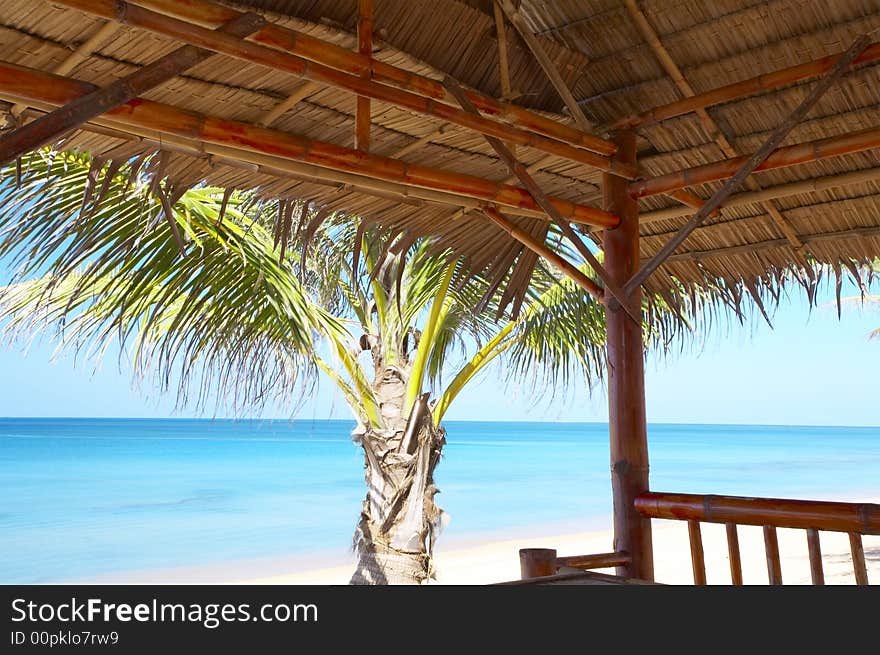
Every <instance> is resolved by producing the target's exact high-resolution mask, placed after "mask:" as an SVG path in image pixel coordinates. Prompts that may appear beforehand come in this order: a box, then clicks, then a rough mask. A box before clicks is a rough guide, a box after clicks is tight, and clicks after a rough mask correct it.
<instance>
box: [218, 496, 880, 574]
mask: <svg viewBox="0 0 880 655" xmlns="http://www.w3.org/2000/svg"><path fill="white" fill-rule="evenodd" d="M875 502H877V501H875ZM702 533H703V549H704V552H705V559H706V577H707V581H708V583H709V584H730V568H729V563H728V558H727V537H726V534H725V530H724V526H721V525H713V524H703V526H702ZM653 534H654V553H655V555H654V560H655V575H656V580H657V582H662V583H667V584H692V583H693V577H692V575H693V574H692V571H691V562H690V548H689V542H688V533H687V525H686V524H685V523H684V522H682V521H654V530H653ZM778 536H779V551H780V557H781V560H782V579H783V582H784V583H785V584H810V563H809V557H808V554H807V539H806V533H805V532H804V531H803V530H783V529H780V530H779V531H778ZM739 540H740V552H741V557H742V567H743V582H744V583H745V584H767V565H766V561H765V559H764V538H763V532H762V530H761V528H759V527H752V526H740V527H739ZM820 541H821V546H822V556H823V557H822V559H823V564H824V569H825V582H826V584H854V582H855V578H854V576H853V568H852V559H851V556H850V550H849V539H848V537H847V535H845V534H841V533H835V532H822V533H821V537H820ZM863 542H864V549H865V558H866V560H867V566H868V579H869V581H870V582H872V583H873V584H880V536H866V537H863ZM611 544H612V538H611V533H610V532H609V531H596V532H583V533H579V534H562V535H556V536H543V537H538V538H535V537H531V538H528V537H522V538H509V539H503V540H493V541H488V542H485V543H480V544H472V545H460V546H456V547H449V548H445V547H444V546H443V543H442V538H441V541H440V542H439V543H438V546H437V549H436V566H437V580H436V581H435V582H432V583H430V584H487V583H493V582H501V581H505V580H516V579H518V578H519V557H518V551H519V549H520V548H555V549H556V550H557V552H558V554H559V555H560V556H562V555H586V554H591V553H605V552H608V551H610V550H611ZM352 567H353V560H352V561H349V562H345V563H340V564H339V565H337V566H330V567H324V568H317V569H312V570H308V571H301V572H289V573H279V574H278V575H272V576H264V577H257V578H244V579H229V580H226V581H227V582H239V583H249V584H346V583H347V582H348V579H349V577H350V576H351V572H352ZM607 572H610V573H613V571H607Z"/></svg>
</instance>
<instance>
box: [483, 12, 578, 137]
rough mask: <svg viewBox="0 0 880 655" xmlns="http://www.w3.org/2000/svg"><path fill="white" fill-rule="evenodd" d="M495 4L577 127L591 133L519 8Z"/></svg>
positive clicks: (568, 90)
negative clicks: (545, 76)
mask: <svg viewBox="0 0 880 655" xmlns="http://www.w3.org/2000/svg"><path fill="white" fill-rule="evenodd" d="M495 2H496V3H497V4H498V6H500V7H501V9H502V11H504V14H505V15H506V16H507V20H509V21H510V24H511V25H513V27H514V28H515V29H516V31H517V32H518V33H519V35H520V36H521V37H522V40H523V41H524V42H525V44H526V46H527V47H528V48H529V50H530V51H531V52H532V54H533V55H534V57H535V59H536V60H537V61H538V64H539V65H540V66H541V69H542V70H543V71H544V74H545V75H547V78H548V79H549V80H550V83H551V84H552V85H553V88H555V89H556V92H557V93H558V94H559V96H560V97H561V98H562V101H563V102H564V103H565V106H566V108H567V109H568V111H569V113H570V114H571V116H572V118H574V122H575V123H577V126H578V127H579V128H580V129H581V130H583V131H584V132H588V131H590V130H591V129H592V128H593V126H592V124H591V123H590V121H589V120H587V117H586V116H584V112H583V110H582V109H581V108H580V105H578V103H577V100H575V99H574V96H573V95H572V93H571V89H569V88H568V85H567V84H566V83H565V80H564V79H562V75H560V74H559V69H557V68H556V64H554V63H553V60H552V59H550V57H549V56H548V55H547V53H546V52H545V51H544V48H543V47H542V46H541V44H540V43H539V42H538V39H537V38H536V37H535V35H534V34H532V31H531V30H530V29H529V26H528V25H527V24H526V22H525V20H523V17H522V15H521V14H520V13H519V10H518V9H517V7H516V6H515V5H514V4H513V3H512V2H511V1H510V0H495Z"/></svg>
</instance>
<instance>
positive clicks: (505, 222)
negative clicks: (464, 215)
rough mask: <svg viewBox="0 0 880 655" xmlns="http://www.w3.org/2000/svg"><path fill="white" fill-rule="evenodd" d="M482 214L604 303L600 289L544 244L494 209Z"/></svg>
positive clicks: (486, 208) (575, 267)
mask: <svg viewBox="0 0 880 655" xmlns="http://www.w3.org/2000/svg"><path fill="white" fill-rule="evenodd" d="M482 212H483V214H484V215H485V216H486V217H487V218H488V219H489V220H490V221H492V222H493V223H495V225H497V226H498V227H500V228H501V229H502V230H504V231H505V232H507V233H508V234H509V235H510V236H511V237H513V238H514V239H516V240H517V241H519V242H520V243H521V244H523V245H524V246H525V247H526V248H528V249H529V250H531V251H532V252H534V253H535V254H537V255H540V256H541V257H543V258H544V259H546V260H547V261H548V262H550V263H551V264H553V265H554V266H555V267H556V268H558V269H559V270H560V271H562V272H563V273H565V275H567V276H568V277H569V278H571V280H572V281H573V282H575V283H576V284H577V285H578V286H580V287H581V288H582V289H583V290H584V291H586V292H587V293H589V294H590V295H592V296H593V297H594V298H596V300H598V301H599V302H601V303H604V302H605V293H604V291H603V290H602V287H600V286H599V285H598V284H596V283H595V282H594V281H593V280H591V279H590V278H589V277H587V276H586V275H585V274H584V273H583V271H581V270H580V269H579V268H578V267H577V266H575V265H574V264H572V263H571V262H570V261H568V260H567V259H565V258H564V257H562V256H561V255H559V254H558V253H556V252H554V251H553V250H551V249H550V248H548V247H547V245H546V244H544V243H541V242H540V241H538V240H537V239H535V237H533V236H532V235H531V234H529V233H528V232H526V231H525V230H522V229H520V228H518V227H517V226H516V225H515V224H514V223H513V222H512V221H510V220H509V219H508V218H507V217H505V216H504V215H503V214H501V212H499V211H498V210H497V209H495V208H494V207H484V208H482Z"/></svg>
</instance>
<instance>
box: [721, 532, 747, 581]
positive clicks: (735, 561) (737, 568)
mask: <svg viewBox="0 0 880 655" xmlns="http://www.w3.org/2000/svg"><path fill="white" fill-rule="evenodd" d="M725 529H726V532H727V557H728V559H729V560H730V584H732V585H742V583H743V571H742V558H741V557H740V553H739V534H737V531H736V523H727V524H725Z"/></svg>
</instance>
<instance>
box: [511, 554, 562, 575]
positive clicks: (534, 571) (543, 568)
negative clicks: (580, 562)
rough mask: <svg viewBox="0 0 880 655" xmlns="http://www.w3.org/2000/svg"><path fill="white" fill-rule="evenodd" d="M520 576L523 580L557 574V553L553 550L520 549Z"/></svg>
mask: <svg viewBox="0 0 880 655" xmlns="http://www.w3.org/2000/svg"><path fill="white" fill-rule="evenodd" d="M519 567H520V576H521V578H522V579H523V580H528V579H530V578H543V577H545V576H548V575H555V574H556V551H555V550H554V549H552V548H520V551H519Z"/></svg>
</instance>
